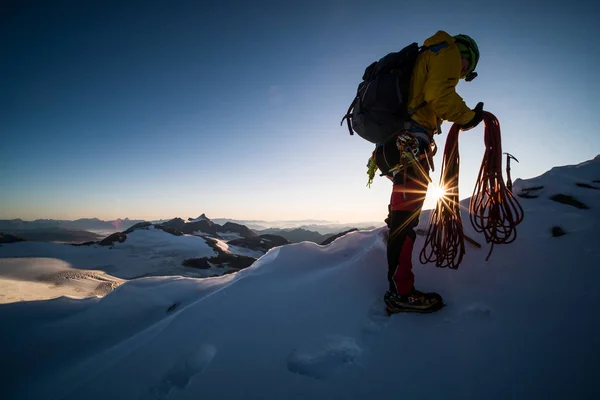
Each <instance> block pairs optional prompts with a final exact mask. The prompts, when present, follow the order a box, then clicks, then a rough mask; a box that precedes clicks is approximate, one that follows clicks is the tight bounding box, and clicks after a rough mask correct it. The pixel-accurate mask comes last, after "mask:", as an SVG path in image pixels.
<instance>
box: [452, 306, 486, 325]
mask: <svg viewBox="0 0 600 400" xmlns="http://www.w3.org/2000/svg"><path fill="white" fill-rule="evenodd" d="M491 315H492V310H491V309H490V307H488V306H487V305H486V304H484V303H479V302H475V303H471V304H468V305H466V306H464V307H462V308H461V309H459V310H458V311H457V312H456V314H455V316H454V317H448V318H445V321H446V322H452V323H455V322H458V321H465V320H482V319H487V318H490V316H491Z"/></svg>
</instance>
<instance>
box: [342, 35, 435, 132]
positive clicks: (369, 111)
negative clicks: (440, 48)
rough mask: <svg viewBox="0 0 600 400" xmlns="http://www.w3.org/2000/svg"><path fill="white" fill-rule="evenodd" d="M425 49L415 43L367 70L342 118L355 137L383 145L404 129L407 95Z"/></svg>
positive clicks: (377, 62)
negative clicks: (418, 57)
mask: <svg viewBox="0 0 600 400" xmlns="http://www.w3.org/2000/svg"><path fill="white" fill-rule="evenodd" d="M424 49H425V47H419V45H418V44H417V43H412V44H410V45H408V46H406V47H405V48H403V49H402V50H400V51H398V52H395V53H389V54H388V55H386V56H385V57H383V58H382V59H380V60H379V61H375V62H374V63H372V64H371V65H369V66H368V67H367V68H366V69H365V73H364V74H363V77H362V82H360V83H359V84H358V90H357V91H356V97H355V98H354V100H353V101H352V104H350V107H349V108H348V112H347V113H346V115H344V118H342V122H341V123H340V125H342V124H343V123H344V120H346V121H347V123H348V130H349V131H350V134H351V135H353V134H354V133H353V132H352V130H354V132H356V133H357V134H358V135H359V136H360V137H362V138H363V139H365V140H368V141H369V142H371V143H375V144H382V143H385V142H387V141H388V140H389V139H390V138H392V137H393V136H394V135H396V134H397V133H399V132H400V131H401V130H402V129H404V123H405V122H406V121H407V120H409V118H410V116H409V112H408V104H407V103H408V96H409V93H408V92H409V86H410V78H411V75H412V70H413V68H414V66H415V62H416V61H417V56H418V55H419V53H420V52H421V51H422V50H424Z"/></svg>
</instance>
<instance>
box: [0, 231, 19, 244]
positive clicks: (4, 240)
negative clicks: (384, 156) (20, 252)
mask: <svg viewBox="0 0 600 400" xmlns="http://www.w3.org/2000/svg"><path fill="white" fill-rule="evenodd" d="M24 241H25V239H23V238H22V237H19V236H14V235H10V234H8V233H2V232H0V244H8V243H17V242H24Z"/></svg>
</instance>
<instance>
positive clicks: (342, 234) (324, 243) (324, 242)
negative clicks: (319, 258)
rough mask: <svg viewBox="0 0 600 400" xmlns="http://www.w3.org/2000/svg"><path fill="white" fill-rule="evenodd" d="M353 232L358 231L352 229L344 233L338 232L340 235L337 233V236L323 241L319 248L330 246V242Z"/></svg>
mask: <svg viewBox="0 0 600 400" xmlns="http://www.w3.org/2000/svg"><path fill="white" fill-rule="evenodd" d="M355 231H358V229H356V228H352V229H349V230H347V231H345V232H340V233H338V234H337V235H333V236H331V237H329V238H327V239H325V240H324V241H323V243H321V246H327V245H328V244H330V243H331V242H333V241H334V240H335V239H337V238H341V237H342V236H344V235H346V234H348V233H350V232H355Z"/></svg>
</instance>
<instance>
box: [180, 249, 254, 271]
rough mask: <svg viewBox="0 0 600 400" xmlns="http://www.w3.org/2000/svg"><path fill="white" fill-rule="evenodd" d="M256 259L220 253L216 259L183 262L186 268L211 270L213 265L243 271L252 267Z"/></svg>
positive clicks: (205, 258)
mask: <svg viewBox="0 0 600 400" xmlns="http://www.w3.org/2000/svg"><path fill="white" fill-rule="evenodd" d="M254 261H256V258H254V257H247V256H238V255H235V254H227V253H219V255H218V256H215V257H210V258H207V257H202V258H190V259H187V260H184V261H183V266H184V267H192V268H200V269H210V268H211V264H212V266H215V267H217V268H225V267H229V268H235V269H236V270H241V269H244V268H247V267H249V266H251V265H252V264H253V263H254Z"/></svg>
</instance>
